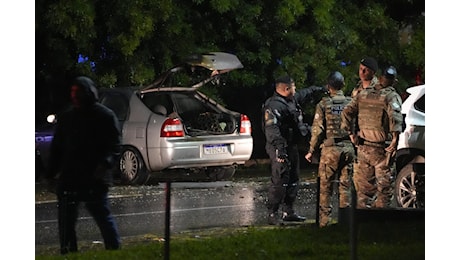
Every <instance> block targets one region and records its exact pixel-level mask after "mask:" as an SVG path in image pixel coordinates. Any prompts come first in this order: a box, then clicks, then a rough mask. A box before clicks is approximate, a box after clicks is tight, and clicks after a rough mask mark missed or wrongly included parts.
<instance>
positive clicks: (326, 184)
mask: <svg viewBox="0 0 460 260" xmlns="http://www.w3.org/2000/svg"><path fill="white" fill-rule="evenodd" d="M328 85H329V86H330V87H332V88H334V89H332V90H331V93H330V95H329V96H328V97H324V98H323V99H322V100H321V101H320V102H319V103H318V104H317V105H316V111H315V117H314V120H313V125H312V131H311V140H310V149H309V153H311V154H315V153H316V152H318V151H319V150H320V149H321V157H320V162H319V168H318V175H319V177H320V196H319V208H320V210H319V226H320V227H324V226H327V225H328V224H329V223H330V221H331V217H330V216H331V213H332V204H331V197H332V191H333V190H332V188H333V186H332V181H333V180H334V179H336V178H337V179H339V180H340V182H339V207H341V208H346V207H349V206H350V178H351V176H352V174H353V161H354V158H355V149H354V147H353V144H352V143H351V141H350V138H349V136H348V133H347V132H346V131H344V130H342V129H340V122H341V116H340V115H341V113H342V110H343V108H344V107H345V106H346V105H347V104H348V103H350V101H351V97H346V96H344V94H343V91H342V90H340V89H341V88H342V87H343V85H344V79H343V76H342V74H341V73H340V72H333V73H331V75H330V76H329V77H328Z"/></svg>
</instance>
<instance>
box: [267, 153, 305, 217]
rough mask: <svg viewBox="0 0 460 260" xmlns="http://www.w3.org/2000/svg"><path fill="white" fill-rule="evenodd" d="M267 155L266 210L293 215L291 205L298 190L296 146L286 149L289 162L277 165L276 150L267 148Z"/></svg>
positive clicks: (298, 168)
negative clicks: (269, 163) (268, 170)
mask: <svg viewBox="0 0 460 260" xmlns="http://www.w3.org/2000/svg"><path fill="white" fill-rule="evenodd" d="M266 150H267V153H268V155H269V157H270V161H271V183H270V187H269V188H268V203H267V208H268V210H269V213H272V212H273V213H275V212H278V210H279V208H280V207H281V206H282V210H283V211H284V212H287V213H288V214H292V213H294V209H293V204H294V202H295V200H296V197H297V192H298V190H299V187H298V183H299V171H300V166H299V151H298V148H297V145H290V146H289V147H288V149H287V153H288V160H289V162H285V163H279V162H277V161H276V158H277V157H276V150H275V148H272V147H267V149H266Z"/></svg>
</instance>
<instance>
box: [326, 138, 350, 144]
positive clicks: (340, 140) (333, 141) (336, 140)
mask: <svg viewBox="0 0 460 260" xmlns="http://www.w3.org/2000/svg"><path fill="white" fill-rule="evenodd" d="M347 141H348V142H351V141H350V137H349V136H345V137H341V138H327V139H326V140H324V142H323V145H324V146H334V145H336V146H343V145H344V144H343V142H347Z"/></svg>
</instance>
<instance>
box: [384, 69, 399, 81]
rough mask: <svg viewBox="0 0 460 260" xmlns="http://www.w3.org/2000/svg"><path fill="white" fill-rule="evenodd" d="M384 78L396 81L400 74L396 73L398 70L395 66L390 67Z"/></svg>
mask: <svg viewBox="0 0 460 260" xmlns="http://www.w3.org/2000/svg"><path fill="white" fill-rule="evenodd" d="M383 76H384V77H385V78H387V79H395V78H396V77H397V76H398V73H397V72H396V68H395V67H393V66H390V67H388V68H386V69H385V71H384V72H383Z"/></svg>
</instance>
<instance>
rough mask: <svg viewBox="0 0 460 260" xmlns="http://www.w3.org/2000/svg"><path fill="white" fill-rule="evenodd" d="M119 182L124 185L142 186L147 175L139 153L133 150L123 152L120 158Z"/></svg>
mask: <svg viewBox="0 0 460 260" xmlns="http://www.w3.org/2000/svg"><path fill="white" fill-rule="evenodd" d="M120 174H121V176H120V177H121V181H122V183H124V184H144V183H145V181H146V180H147V177H148V174H147V172H146V170H145V165H144V160H143V159H142V157H141V155H140V154H139V152H138V151H137V150H135V149H133V148H126V149H124V150H123V152H122V154H121V157H120Z"/></svg>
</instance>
